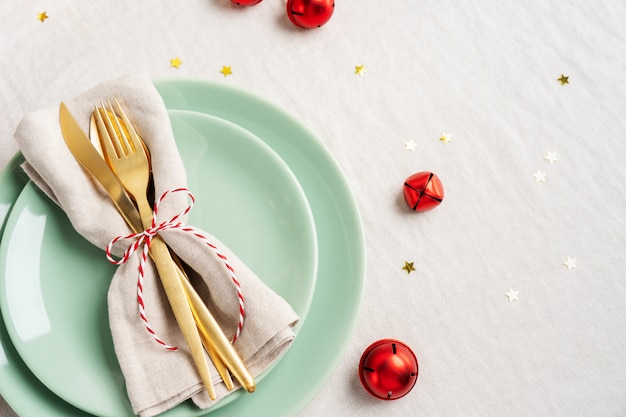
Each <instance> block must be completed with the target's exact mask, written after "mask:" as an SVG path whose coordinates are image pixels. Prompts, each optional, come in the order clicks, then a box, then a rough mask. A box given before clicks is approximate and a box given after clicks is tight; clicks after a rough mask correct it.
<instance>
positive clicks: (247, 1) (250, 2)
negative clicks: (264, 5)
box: [230, 0, 263, 6]
mask: <svg viewBox="0 0 626 417" xmlns="http://www.w3.org/2000/svg"><path fill="white" fill-rule="evenodd" d="M230 1H231V2H233V3H235V4H236V5H238V6H254V5H255V4H259V3H261V2H262V1H263V0H230Z"/></svg>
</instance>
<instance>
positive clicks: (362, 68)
mask: <svg viewBox="0 0 626 417" xmlns="http://www.w3.org/2000/svg"><path fill="white" fill-rule="evenodd" d="M354 73H355V74H358V75H360V76H361V77H362V76H363V74H364V73H365V65H357V66H355V67H354Z"/></svg>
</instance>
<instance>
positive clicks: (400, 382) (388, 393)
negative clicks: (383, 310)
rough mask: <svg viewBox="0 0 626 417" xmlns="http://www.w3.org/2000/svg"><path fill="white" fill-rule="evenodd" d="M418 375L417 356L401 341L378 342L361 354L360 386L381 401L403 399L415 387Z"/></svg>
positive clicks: (383, 340) (385, 340)
mask: <svg viewBox="0 0 626 417" xmlns="http://www.w3.org/2000/svg"><path fill="white" fill-rule="evenodd" d="M417 374H418V364H417V358H416V357H415V354H414V353H413V351H412V350H411V348H409V347H408V346H407V345H405V344H404V343H402V342H400V341H399V340H395V339H382V340H378V341H377V342H374V343H372V344H371V345H370V346H369V347H368V348H367V349H365V352H363V355H361V362H360V363H359V378H360V379H361V384H362V385H363V388H365V390H366V391H367V392H368V393H370V394H371V395H372V396H374V397H376V398H379V399H381V400H397V399H398V398H401V397H404V396H405V395H406V394H408V393H409V391H411V390H412V389H413V386H415V382H417Z"/></svg>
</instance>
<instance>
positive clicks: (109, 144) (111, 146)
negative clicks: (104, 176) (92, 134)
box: [94, 103, 120, 166]
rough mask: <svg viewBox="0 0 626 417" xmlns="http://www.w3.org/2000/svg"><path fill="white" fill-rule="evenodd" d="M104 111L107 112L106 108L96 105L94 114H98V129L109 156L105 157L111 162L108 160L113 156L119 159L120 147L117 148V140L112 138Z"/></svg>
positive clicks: (104, 148)
mask: <svg viewBox="0 0 626 417" xmlns="http://www.w3.org/2000/svg"><path fill="white" fill-rule="evenodd" d="M100 104H102V103H100ZM102 112H106V110H105V109H103V108H101V107H100V108H98V107H97V106H96V108H95V111H94V114H95V116H96V123H97V125H98V130H99V131H100V144H101V145H102V149H103V150H104V152H105V154H106V155H107V158H105V160H107V163H109V162H108V160H109V159H113V158H115V159H119V158H120V152H119V149H118V148H117V144H116V143H115V142H116V140H114V139H113V138H111V134H110V133H109V129H108V128H107V124H106V123H105V121H104V118H103V117H102ZM107 119H108V117H107ZM110 165H111V164H110V163H109V166H110Z"/></svg>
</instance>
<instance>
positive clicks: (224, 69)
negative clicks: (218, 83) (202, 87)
mask: <svg viewBox="0 0 626 417" xmlns="http://www.w3.org/2000/svg"><path fill="white" fill-rule="evenodd" d="M220 72H221V73H222V74H224V77H226V76H228V75H230V74H232V73H233V71H232V70H231V69H230V67H227V66H226V65H224V66H223V67H222V70H221V71H220Z"/></svg>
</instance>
